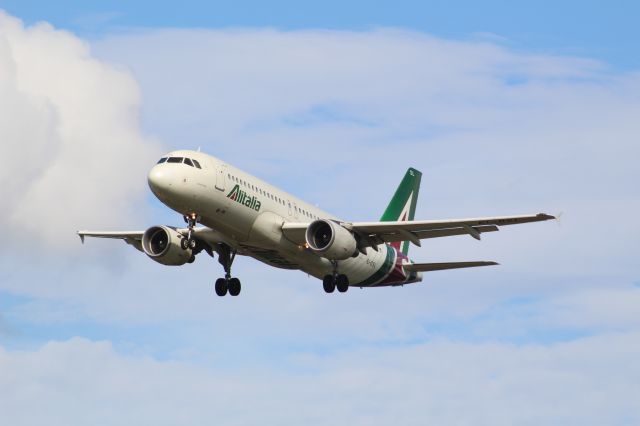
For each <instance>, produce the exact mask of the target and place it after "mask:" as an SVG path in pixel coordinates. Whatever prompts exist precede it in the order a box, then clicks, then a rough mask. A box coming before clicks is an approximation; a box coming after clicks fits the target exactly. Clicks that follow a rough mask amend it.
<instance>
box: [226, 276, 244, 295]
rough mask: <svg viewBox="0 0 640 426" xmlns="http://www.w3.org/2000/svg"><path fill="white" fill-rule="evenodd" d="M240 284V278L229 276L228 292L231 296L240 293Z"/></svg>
mask: <svg viewBox="0 0 640 426" xmlns="http://www.w3.org/2000/svg"><path fill="white" fill-rule="evenodd" d="M241 288H242V286H241V285H240V280H239V279H237V278H231V279H230V280H229V294H230V295H231V296H237V295H239V294H240V289H241Z"/></svg>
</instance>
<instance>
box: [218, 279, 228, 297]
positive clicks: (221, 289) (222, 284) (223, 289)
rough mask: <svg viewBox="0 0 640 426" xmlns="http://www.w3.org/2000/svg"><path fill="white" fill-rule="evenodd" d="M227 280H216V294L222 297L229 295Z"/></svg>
mask: <svg viewBox="0 0 640 426" xmlns="http://www.w3.org/2000/svg"><path fill="white" fill-rule="evenodd" d="M227 287H228V286H227V280H225V279H224V278H218V279H217V280H216V294H217V295H218V296H220V297H222V296H225V295H226V294H227Z"/></svg>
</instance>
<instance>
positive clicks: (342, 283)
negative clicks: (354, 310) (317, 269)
mask: <svg viewBox="0 0 640 426" xmlns="http://www.w3.org/2000/svg"><path fill="white" fill-rule="evenodd" d="M336 287H337V289H338V291H339V292H340V293H344V292H346V291H347V290H349V278H347V276H346V275H344V274H340V275H338V276H337V277H336Z"/></svg>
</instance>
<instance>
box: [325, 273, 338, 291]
mask: <svg viewBox="0 0 640 426" xmlns="http://www.w3.org/2000/svg"><path fill="white" fill-rule="evenodd" d="M322 287H323V288H324V291H325V293H333V290H335V289H336V282H335V281H334V280H333V276H331V275H325V276H324V278H323V279H322Z"/></svg>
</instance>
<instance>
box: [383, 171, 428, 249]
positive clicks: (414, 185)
mask: <svg viewBox="0 0 640 426" xmlns="http://www.w3.org/2000/svg"><path fill="white" fill-rule="evenodd" d="M421 179H422V173H421V172H420V171H418V170H416V169H414V168H410V169H409V170H407V173H405V175H404V178H403V179H402V182H400V185H399V186H398V189H396V193H395V194H394V195H393V198H392V199H391V202H390V203H389V205H388V206H387V209H386V210H385V211H384V214H383V215H382V218H381V219H380V221H382V222H396V221H398V222H405V221H407V220H413V218H414V217H415V214H416V204H417V202H418V192H419V191H420V180H421ZM391 245H392V246H393V247H394V248H395V249H396V250H398V251H399V252H401V253H402V254H404V255H405V256H406V255H407V253H408V252H409V241H404V242H402V243H401V242H395V243H391Z"/></svg>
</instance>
